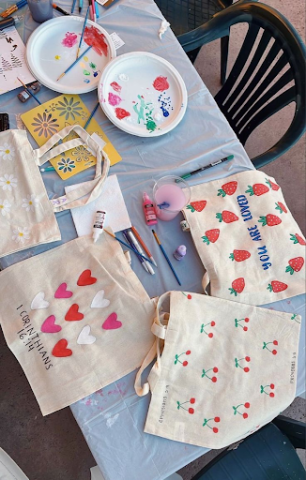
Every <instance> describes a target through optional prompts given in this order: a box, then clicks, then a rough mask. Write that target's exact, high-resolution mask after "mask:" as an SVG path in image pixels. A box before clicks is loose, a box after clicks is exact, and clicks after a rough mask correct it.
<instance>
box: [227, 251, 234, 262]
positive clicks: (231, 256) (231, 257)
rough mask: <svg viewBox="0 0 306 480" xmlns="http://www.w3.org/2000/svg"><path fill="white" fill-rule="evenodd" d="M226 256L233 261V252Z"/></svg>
mask: <svg viewBox="0 0 306 480" xmlns="http://www.w3.org/2000/svg"><path fill="white" fill-rule="evenodd" d="M228 258H230V259H231V260H233V261H234V260H235V258H234V254H233V253H231V254H230V256H229V257H228Z"/></svg>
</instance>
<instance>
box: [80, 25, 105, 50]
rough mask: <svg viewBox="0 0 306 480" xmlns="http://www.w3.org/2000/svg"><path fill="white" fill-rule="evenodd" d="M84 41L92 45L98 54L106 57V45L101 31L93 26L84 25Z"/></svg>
mask: <svg viewBox="0 0 306 480" xmlns="http://www.w3.org/2000/svg"><path fill="white" fill-rule="evenodd" d="M84 42H85V43H87V45H92V48H93V50H94V51H95V52H96V53H97V54H98V55H100V56H102V55H105V57H107V50H108V46H107V43H106V41H105V37H104V35H103V33H101V32H100V31H99V30H98V29H97V28H95V27H86V28H85V31H84Z"/></svg>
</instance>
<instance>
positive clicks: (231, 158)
mask: <svg viewBox="0 0 306 480" xmlns="http://www.w3.org/2000/svg"><path fill="white" fill-rule="evenodd" d="M233 158H234V155H229V156H228V157H224V158H221V160H217V161H216V162H212V163H210V164H209V165H206V166H205V167H201V168H198V169H197V170H194V171H193V172H190V173H185V175H181V177H180V178H182V179H183V180H186V178H189V177H191V175H195V174H196V173H200V172H203V171H204V170H207V169H208V168H211V167H215V166H216V165H219V163H223V162H226V161H230V160H233ZM175 181H176V183H179V181H180V180H175Z"/></svg>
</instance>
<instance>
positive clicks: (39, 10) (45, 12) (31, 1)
mask: <svg viewBox="0 0 306 480" xmlns="http://www.w3.org/2000/svg"><path fill="white" fill-rule="evenodd" d="M28 6H29V9H30V12H31V15H32V17H33V20H35V22H38V23H43V22H45V21H46V20H50V19H51V18H53V7H52V0H28Z"/></svg>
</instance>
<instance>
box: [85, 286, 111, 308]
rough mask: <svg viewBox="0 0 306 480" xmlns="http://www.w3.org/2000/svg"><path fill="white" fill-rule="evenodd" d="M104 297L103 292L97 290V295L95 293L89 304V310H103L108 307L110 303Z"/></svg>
mask: <svg viewBox="0 0 306 480" xmlns="http://www.w3.org/2000/svg"><path fill="white" fill-rule="evenodd" d="M103 297H104V290H99V292H98V293H96V295H95V297H94V299H93V301H92V302H91V305H90V306H91V308H105V307H108V306H109V304H110V301H109V300H107V298H103Z"/></svg>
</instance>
